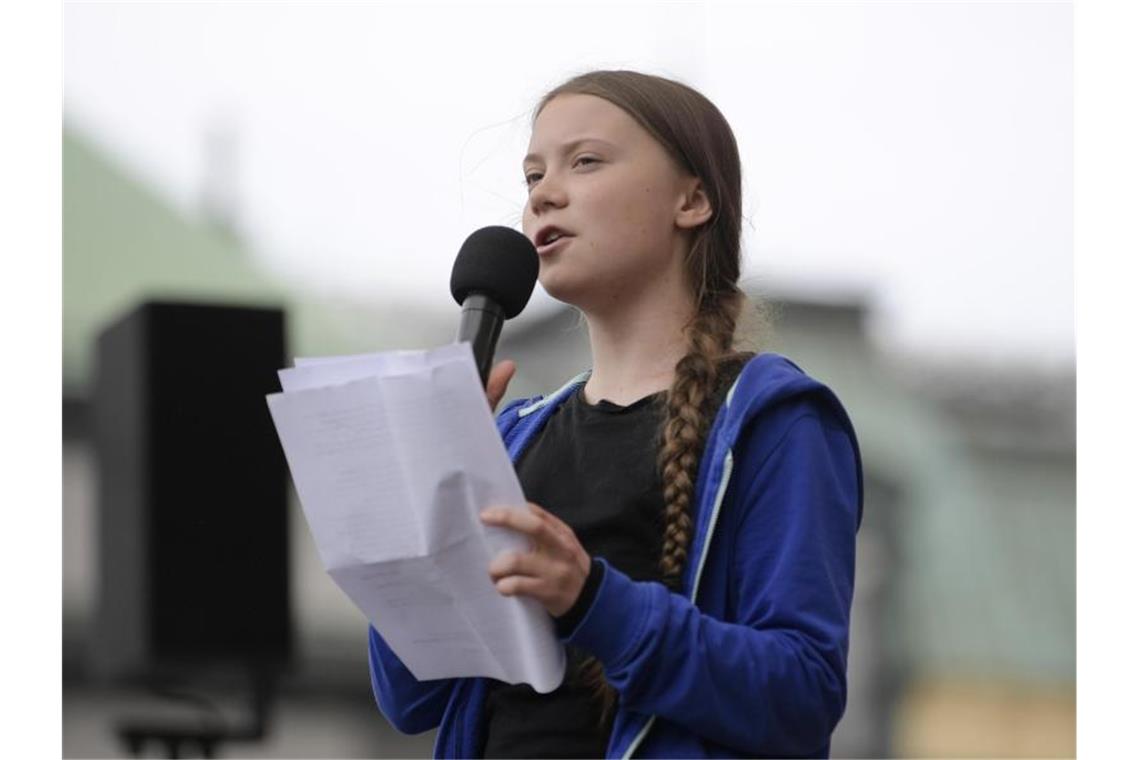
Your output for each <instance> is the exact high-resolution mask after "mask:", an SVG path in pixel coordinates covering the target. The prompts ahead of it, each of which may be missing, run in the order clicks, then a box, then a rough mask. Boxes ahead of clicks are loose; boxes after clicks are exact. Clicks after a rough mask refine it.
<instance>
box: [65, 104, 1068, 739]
mask: <svg viewBox="0 0 1140 760" xmlns="http://www.w3.org/2000/svg"><path fill="white" fill-rule="evenodd" d="M63 154H64V183H63V189H64V282H63V289H64V299H63V302H64V335H63V346H64V397H63V442H64V446H63V479H64V482H63V494H64V503H63V510H64V521H63V522H64V535H63V556H64V575H63V577H64V587H63V612H64V629H63V663H64V685H63V686H64V690H63V732H64V735H63V740H64V743H63V744H64V754H65V756H67V757H112V756H121V755H123V754H124V749H123V748H122V747H121V746H119V745H118V744H117V743H116V740H115V737H114V734H113V732H112V725H113V723H114V721H115V720H116V719H118V718H120V717H122V716H123V715H124V714H127V713H129V712H131V711H132V710H134V711H136V712H137V711H138V710H140V709H143V710H149V711H151V712H154V711H159V712H161V711H167V712H172V713H176V712H178V711H183V712H185V711H187V710H190V709H191V708H188V707H187V706H185V705H180V704H178V703H175V702H168V701H164V700H163V699H161V698H158V697H155V696H152V695H147V694H145V693H141V692H134V691H131V690H128V689H125V688H122V687H119V686H115V685H112V684H109V683H106V682H103V681H101V680H100V679H98V678H96V677H94V676H93V673H92V671H91V668H90V666H89V659H90V658H89V655H90V651H89V648H90V632H91V627H92V621H93V615H94V608H95V605H96V603H97V600H96V599H95V589H96V586H97V584H96V577H95V573H96V569H97V567H98V564H97V556H96V552H97V550H98V547H97V543H96V539H95V537H96V525H95V520H96V514H97V513H96V505H95V494H96V484H97V478H98V472H96V469H95V466H94V462H95V458H94V453H93V451H92V440H91V423H90V405H89V391H90V387H91V362H92V350H93V343H92V341H93V339H94V336H95V335H96V334H97V332H98V331H99V330H100V329H101V328H102V327H103V326H104V325H106V324H107V323H108V322H109V321H111V320H113V319H115V318H116V317H117V316H119V315H121V314H122V313H124V312H125V311H127V310H129V309H130V308H132V307H133V306H134V305H136V304H137V303H138V302H140V301H142V300H144V299H154V298H174V299H178V300H190V301H197V302H202V303H233V304H244V305H268V306H280V307H281V308H283V309H285V311H286V324H287V327H288V350H289V353H290V354H291V355H322V354H343V353H356V352H366V351H376V350H382V349H391V348H412V347H424V346H432V345H440V344H443V343H446V342H449V341H450V340H451V339H452V336H453V333H454V329H455V320H454V319H453V318H452V317H449V316H447V315H442V316H441V315H440V314H438V313H435V312H427V311H425V312H424V313H414V312H409V311H408V309H407V307H401V309H400V311H399V312H398V313H397V312H395V311H391V310H389V311H385V310H384V309H383V308H381V307H379V306H376V305H372V304H362V303H353V302H351V301H349V300H347V299H345V298H332V297H329V298H324V299H322V298H320V297H317V296H314V295H312V294H309V293H306V292H301V291H298V290H296V289H291V288H290V287H288V286H286V285H284V284H282V283H281V282H279V281H278V280H276V279H275V278H274V277H273V276H272V275H270V274H267V273H266V272H265V271H263V270H262V269H261V268H259V266H257V265H256V263H255V262H254V261H253V259H252V257H251V256H250V255H249V254H248V251H247V250H246V248H245V247H244V246H243V242H242V240H241V236H240V234H239V233H238V232H236V231H235V226H234V225H233V224H232V220H231V218H230V217H228V216H227V215H226V213H224V212H219V211H218V207H217V206H216V205H210V204H205V205H204V207H203V208H204V210H203V212H202V213H200V214H198V215H187V214H185V213H182V212H180V211H178V210H176V209H175V208H173V207H172V206H171V205H170V204H168V203H167V202H165V201H163V200H162V199H161V198H160V197H159V195H158V194H156V193H155V192H153V190H152V189H151V188H149V187H148V186H147V185H146V183H145V182H142V181H140V180H139V179H137V178H136V177H133V176H131V174H130V173H129V172H128V171H125V170H124V169H123V168H122V167H121V166H118V165H117V164H116V162H115V161H114V160H112V159H110V158H109V157H108V156H106V155H104V154H102V153H101V152H100V151H99V150H98V149H96V148H95V147H93V145H92V143H90V142H89V141H88V140H87V139H85V137H84V136H83V135H82V134H79V133H78V132H76V131H75V130H74V129H73V128H70V127H67V128H65V130H64V135H63ZM223 208H224V204H223ZM750 295H751V296H752V297H753V298H754V299H755V300H757V301H758V302H761V303H764V304H767V305H769V307H770V308H771V311H772V313H773V315H774V317H775V319H774V321H773V324H774V330H773V331H772V332H771V333H770V334H768V335H767V336H766V337H764V339H763V340H764V342H763V345H762V348H763V349H764V350H773V351H778V352H780V353H783V354H785V355H786V356H788V357H789V358H791V359H792V360H793V361H795V362H796V363H797V364H799V365H800V366H801V367H802V368H803V369H805V370H806V371H807V372H809V373H810V374H812V375H813V376H815V377H817V378H819V379H821V380H822V381H823V382H825V383H827V384H828V385H829V386H831V387H832V388H833V389H834V390H835V391H836V393H837V394H838V395H839V397H840V398H841V399H842V400H843V402H844V404H845V406H846V407H847V409H848V411H849V412H850V414H851V417H852V419H853V421H854V424H855V427H856V430H857V432H858V434H859V437H860V442H861V446H862V449H863V454H864V467H865V478H866V510H865V516H864V523H863V526H862V529H861V531H860V534H859V539H858V540H859V545H858V555H857V556H858V568H857V575H856V579H857V589H856V593H855V610H854V618H853V630H852V644H851V646H852V651H851V656H850V672H849V677H850V691H849V698H848V709H847V713H846V715H845V717H844V719H843V721H842V723H841V724H840V727H839V730H838V731H837V733H836V735H835V738H834V742H833V754H834V756H836V757H886V756H958V757H963V756H978V757H981V756H987V757H988V756H1035V757H1052V756H1072V755H1073V754H1074V753H1075V550H1074V546H1075V543H1074V539H1075V511H1074V503H1075V376H1074V374H1073V373H1072V372H1060V373H1056V372H1045V371H1041V370H1032V369H1027V368H1025V367H1019V366H1016V365H1002V364H993V363H990V364H979V363H976V362H964V361H955V362H952V363H951V362H944V363H934V362H931V361H929V360H927V361H921V362H919V361H916V360H914V359H913V358H907V357H906V356H901V355H892V354H889V353H884V352H883V350H882V349H881V348H878V347H876V345H875V344H874V343H873V342H872V341H870V340H868V337H867V330H866V322H867V320H868V317H869V314H870V312H871V310H872V309H873V294H872V293H860V292H851V293H846V294H843V293H835V294H833V296H832V297H831V298H828V299H826V300H821V299H820V298H819V297H818V296H813V297H805V296H804V295H802V294H797V292H795V290H794V289H789V288H784V289H781V286H780V285H779V283H771V284H770V285H769V286H768V287H767V288H766V289H765V290H764V291H763V292H752V293H750ZM577 322H578V320H577V314H576V312H574V311H573V310H571V309H569V308H567V309H565V310H556V311H554V312H552V313H551V314H550V315H549V316H546V317H544V318H542V319H537V320H532V321H530V322H527V323H520V324H518V325H514V324H509V325H508V326H507V328H506V329H505V331H504V336H503V340H502V342H501V344H500V349H499V356H500V357H505V358H512V359H515V360H516V361H517V362H518V366H519V373H518V375H517V376H516V379H515V380H514V382H513V385H512V388H511V391H510V395H511V396H522V395H530V394H535V393H543V392H548V391H550V390H553V389H555V388H557V387H559V386H560V385H561V384H562V383H563V382H565V380H566V379H567V378H569V377H571V376H572V375H574V374H575V373H577V372H578V371H580V370H581V369H583V368H586V367H587V366H589V351H588V343H587V341H586V336H585V333H584V328H581V327H579V326H578V324H577ZM290 519H291V521H292V523H293V526H292V527H293V529H292V531H291V536H292V538H291V541H292V546H291V551H292V557H293V566H292V569H291V579H290V580H291V585H292V590H293V591H292V593H293V609H294V617H295V625H296V636H297V650H298V657H297V662H296V664H295V666H294V668H293V669H292V671H291V672H290V673H289V674H288V676H287V677H286V678H285V680H284V682H283V684H282V693H281V695H280V698H279V700H278V702H277V705H276V710H275V712H274V713H273V716H272V720H271V724H270V733H269V736H268V737H267V739H266V740H265V741H264V742H261V743H258V744H243V745H233V746H230V747H226V748H223V754H222V756H245V757H389V756H390V757H407V756H428V755H429V754H430V752H431V742H432V738H433V737H432V735H431V734H430V733H429V734H426V735H421V736H415V737H407V736H402V735H400V734H398V733H397V732H395V731H394V730H392V729H391V728H390V727H389V726H388V725H387V723H386V721H385V720H384V718H383V716H382V715H381V714H380V713H379V712H378V711H377V709H376V707H375V705H374V702H373V699H372V694H371V688H370V684H369V679H368V672H367V658H366V650H365V632H366V621H365V619H364V618H363V616H362V615H361V614H360V613H359V612H358V611H357V610H356V608H355V607H353V606H352V605H351V603H350V602H348V600H347V598H345V597H344V596H343V594H341V593H340V591H339V589H337V587H336V586H335V585H334V584H333V583H332V582H331V580H330V579H329V578H328V576H327V575H326V574H325V572H324V570H323V568H322V567H321V565H320V562H319V560H318V558H317V556H316V554H315V551H314V547H313V544H312V540H311V538H310V536H309V533H308V530H307V527H306V525H305V522H304V517H303V514H302V512H301V510H300V507H299V505H298V504H297V502H296V497H295V494H292V492H291V503H290ZM203 561H208V558H203ZM219 683H220V684H221V686H220V687H219V688H218V689H217V690H216V691H215V693H214V694H213V698H214V701H215V706H216V709H219V710H221V711H222V712H223V713H226V712H227V711H228V712H229V713H233V714H238V713H239V712H240V709H241V704H240V701H239V695H238V694H237V692H236V691H235V690H230V689H228V687H227V686H226V685H225V680H224V679H222V680H221V681H220V682H219Z"/></svg>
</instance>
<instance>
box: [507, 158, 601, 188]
mask: <svg viewBox="0 0 1140 760" xmlns="http://www.w3.org/2000/svg"><path fill="white" fill-rule="evenodd" d="M582 161H589V162H591V163H595V164H596V163H598V159H596V158H594V157H593V156H578V158H576V159H574V164H573V165H574V166H577V165H578V164H579V163H580V162H582ZM540 179H542V175H541V174H539V173H538V172H531V173H530V174H527V175H526V176H524V177H523V184H525V185H526V186H527V187H530V186H531V185H533V184H534V183H535V182H538V181H539V180H540Z"/></svg>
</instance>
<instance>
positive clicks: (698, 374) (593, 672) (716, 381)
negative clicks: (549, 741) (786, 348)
mask: <svg viewBox="0 0 1140 760" xmlns="http://www.w3.org/2000/svg"><path fill="white" fill-rule="evenodd" d="M742 296H743V294H742V293H741V292H740V291H739V290H738V289H737V288H736V287H735V286H733V287H732V288H731V289H729V290H727V291H724V292H723V294H721V295H715V296H711V297H706V299H705V303H704V304H703V305H702V307H701V308H699V309H698V311H697V314H696V316H695V318H694V319H693V320H692V322H691V323H690V325H689V327H688V329H687V330H686V334H687V336H688V341H689V350H688V352H687V353H686V354H685V356H684V357H682V358H681V360H680V361H679V362H677V365H676V367H675V370H674V377H673V385H672V387H670V388H669V391H668V394H667V396H666V402H665V405H666V410H667V411H666V414H665V418H664V421H663V423H662V426H661V433H660V435H659V439H660V440H661V447H660V450H659V452H658V457H657V464H658V467H659V469H660V472H661V480H662V485H663V488H664V496H665V521H664V522H665V537H664V541H663V543H662V548H661V560H660V568H661V572H662V575H663V576H664V577H663V582H664V583H665V585H666V586H668V587H669V588H670V589H671V590H673V591H677V590H679V589H680V586H681V574H682V573H683V572H684V567H685V560H686V558H687V556H688V551H689V543H690V542H691V540H692V534H693V517H692V511H693V510H692V503H693V497H694V496H695V492H696V479H697V468H698V467H699V466H700V461H701V454H702V453H703V451H704V445H705V437H706V435H707V434H708V428H709V425H710V423H711V419H712V415H713V414H714V413H715V411H716V410H715V409H712V408H711V402H712V401H713V400H714V399H715V398H716V390H717V388H718V387H719V385H720V383H721V382H722V381H723V380H724V379H725V377H726V374H725V372H724V370H725V369H726V368H727V366H728V364H729V363H730V362H731V360H739V358H740V357H741V354H737V353H735V352H733V348H732V346H733V339H734V336H735V334H736V321H737V317H738V316H739V314H740V308H741V305H742V302H743V299H742ZM578 674H579V677H580V678H581V679H582V681H583V682H584V683H585V684H586V685H587V686H589V688H590V690H591V692H592V693H593V695H594V700H595V704H597V705H599V706H600V708H601V710H600V714H599V718H598V722H599V725H604V724H605V722H606V720H607V719H608V717H609V716H610V714H611V713H612V711H613V709H614V706H615V704H616V702H617V691H616V690H615V689H614V688H613V686H611V685H610V684H609V682H608V681H607V680H606V677H605V670H604V668H603V667H602V663H601V661H600V660H598V658H596V657H592V656H591V657H588V658H586V659H585V660H583V662H582V663H581V665H580V666H579V669H578Z"/></svg>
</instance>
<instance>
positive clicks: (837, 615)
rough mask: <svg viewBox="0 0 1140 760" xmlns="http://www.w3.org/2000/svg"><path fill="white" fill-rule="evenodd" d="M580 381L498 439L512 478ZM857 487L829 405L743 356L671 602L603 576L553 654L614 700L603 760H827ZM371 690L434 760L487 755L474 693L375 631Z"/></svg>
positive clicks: (469, 683) (539, 402)
mask: <svg viewBox="0 0 1140 760" xmlns="http://www.w3.org/2000/svg"><path fill="white" fill-rule="evenodd" d="M588 377H589V371H586V372H583V373H582V374H580V375H578V376H577V377H575V378H573V379H572V380H571V381H569V382H568V383H567V384H566V385H564V386H563V387H562V388H560V389H559V390H557V391H555V392H554V393H552V394H550V395H549V396H546V397H542V396H537V397H534V398H530V399H517V400H515V401H512V402H510V403H509V404H507V406H506V407H504V408H503V410H502V411H501V412H500V413H499V415H498V418H497V424H498V427H499V432H500V433H501V434H502V436H503V439H504V442H505V444H506V446H507V451H508V452H509V454H510V457H511V459H512V461H518V458H519V456H520V454H521V453H522V452H523V451H524V449H525V448H526V446H527V444H528V443H529V442H530V441H531V439H532V438H533V437H534V435H535V434H536V433H537V432H538V431H539V430H541V429H542V427H543V424H544V423H545V422H546V420H547V418H549V417H550V415H551V413H552V412H553V411H554V410H555V409H556V408H557V407H558V405H559V404H561V403H562V402H563V401H564V400H566V399H567V398H568V397H569V396H570V394H571V393H573V392H574V391H575V390H577V388H578V386H579V385H581V384H582V383H584V382H585V381H586V379H587V378H588ZM862 514H863V473H862V462H861V459H860V454H859V446H858V442H857V441H856V438H855V431H854V429H853V427H852V425H851V421H850V420H849V419H848V416H847V413H846V411H845V410H844V409H843V406H842V405H841V404H840V402H839V399H838V398H837V397H836V396H835V394H834V393H832V391H831V390H830V389H829V388H827V387H826V386H825V385H823V384H822V383H820V382H818V381H816V380H814V379H812V378H811V377H809V376H808V375H807V374H806V373H804V371H803V370H801V369H800V368H799V367H797V366H796V365H795V364H793V363H792V362H791V361H789V360H788V359H787V358H785V357H783V356H780V355H779V354H774V353H762V354H758V355H756V356H754V357H753V358H752V359H751V360H749V362H748V363H747V364H746V365H745V366H744V369H743V370H742V371H741V373H740V375H739V376H738V377H737V379H736V382H735V383H734V384H733V386H732V388H731V389H730V391H729V393H728V395H727V396H726V397H725V400H724V403H723V404H722V405H721V408H720V409H719V410H718V411H717V415H716V418H715V420H714V422H713V425H712V428H711V429H710V431H709V435H708V438H707V442H706V445H705V450H704V454H703V456H702V459H701V463H700V468H699V471H698V478H697V487H696V494H695V501H694V526H695V529H694V532H693V540H692V543H691V545H690V549H689V555H688V557H689V559H688V561H687V562H686V566H685V572H684V578H683V586H682V589H681V591H680V592H678V593H672V592H670V591H669V590H668V589H667V588H666V587H665V586H663V585H661V584H660V583H654V582H636V581H633V580H632V579H630V578H629V576H627V575H625V574H624V573H622V572H621V571H620V570H618V569H616V568H615V567H613V566H612V565H609V564H608V563H605V560H602V562H603V563H604V564H605V573H604V575H603V579H602V583H601V585H600V587H599V588H598V592H597V596H596V598H595V600H594V602H593V604H592V605H591V607H590V609H589V610H588V611H587V612H586V614H585V615H584V616H583V618H582V620H581V621H580V622H579V624H578V627H577V628H576V629H575V630H574V631H573V632H571V633H570V634H569V635H568V636H567V637H566V638H564V639H563V641H564V642H565V643H567V644H575V645H577V646H579V647H581V648H583V649H585V650H586V651H588V652H590V653H592V654H594V655H596V656H597V657H598V659H600V660H601V662H602V664H603V665H604V667H605V672H606V678H607V679H608V680H609V682H610V683H611V684H612V685H613V686H614V688H615V689H617V691H618V693H619V695H620V699H619V703H618V712H617V715H616V717H615V720H614V727H613V732H612V733H611V735H610V740H609V746H608V748H607V750H606V756H607V757H632V756H634V755H635V754H636V755H637V756H640V757H725V756H728V757H734V756H747V757H762V756H777V757H827V756H828V752H829V748H830V741H831V732H832V731H833V730H834V728H835V726H836V724H837V723H838V722H839V719H840V717H841V716H842V715H843V710H844V707H845V705H846V700H847V675H846V673H847V645H848V631H849V627H850V613H851V595H852V591H853V588H854V580H855V532H856V530H857V529H858V527H859V523H860V521H861V519H862ZM368 631H369V633H368V637H369V666H370V670H371V673H372V689H373V693H374V694H375V696H376V701H377V704H378V705H379V707H380V710H381V711H382V712H383V713H384V715H385V716H386V717H387V718H388V720H389V722H391V723H392V725H393V726H395V727H396V728H397V729H398V730H400V731H402V732H404V733H420V732H422V731H426V730H428V729H431V728H434V727H436V726H439V729H440V730H439V733H438V735H437V737H436V743H435V751H434V754H435V756H436V757H473V756H476V755H477V753H478V752H479V751H480V748H481V746H482V741H483V736H482V731H483V729H484V726H483V702H484V698H485V696H486V693H487V680H486V679H484V678H452V679H440V680H433V681H425V682H420V681H417V680H416V679H415V677H414V676H413V675H412V674H411V673H410V672H409V671H408V669H407V668H405V667H404V666H403V664H402V663H401V662H400V660H399V659H398V658H397V657H396V656H395V655H394V654H393V652H392V650H391V649H390V648H389V647H388V646H387V644H386V643H385V642H384V640H383V639H382V638H381V637H380V636H379V634H378V633H377V632H376V629H375V628H373V627H372V626H369V629H368Z"/></svg>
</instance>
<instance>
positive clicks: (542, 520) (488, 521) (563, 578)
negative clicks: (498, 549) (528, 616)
mask: <svg viewBox="0 0 1140 760" xmlns="http://www.w3.org/2000/svg"><path fill="white" fill-rule="evenodd" d="M527 507H528V509H527V511H523V510H521V509H503V508H498V507H491V508H488V509H485V510H483V512H482V513H481V514H480V515H479V516H480V517H481V518H482V520H483V523H484V524H485V525H498V526H501V527H504V528H511V529H512V530H516V531H518V532H519V533H522V534H524V535H526V536H527V537H528V538H530V540H531V544H532V547H533V548H532V549H531V551H529V552H526V553H525V554H522V553H519V552H503V553H502V554H500V555H499V556H498V557H495V559H494V560H492V561H491V566H490V568H489V571H490V575H491V581H492V582H493V583H494V584H495V588H496V589H497V590H498V592H499V593H500V594H502V595H503V596H516V595H518V594H522V595H523V596H531V597H534V598H535V599H537V600H538V601H539V602H541V603H542V606H543V607H545V608H546V611H547V612H549V613H550V614H551V615H553V616H554V617H560V616H562V615H565V614H566V613H567V612H569V611H570V608H571V607H573V606H574V602H576V601H578V596H579V594H581V593H582V587H583V586H585V585H586V577H587V576H588V575H589V574H590V555H589V554H587V553H586V550H585V549H583V548H582V544H580V543H578V537H577V536H575V535H574V531H573V530H572V529H571V528H570V526H569V525H567V524H566V523H564V522H562V521H561V520H559V519H558V518H557V517H555V516H554V515H552V514H550V513H549V512H547V511H546V510H545V509H543V508H542V507H540V506H538V505H537V504H534V503H532V502H527Z"/></svg>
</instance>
